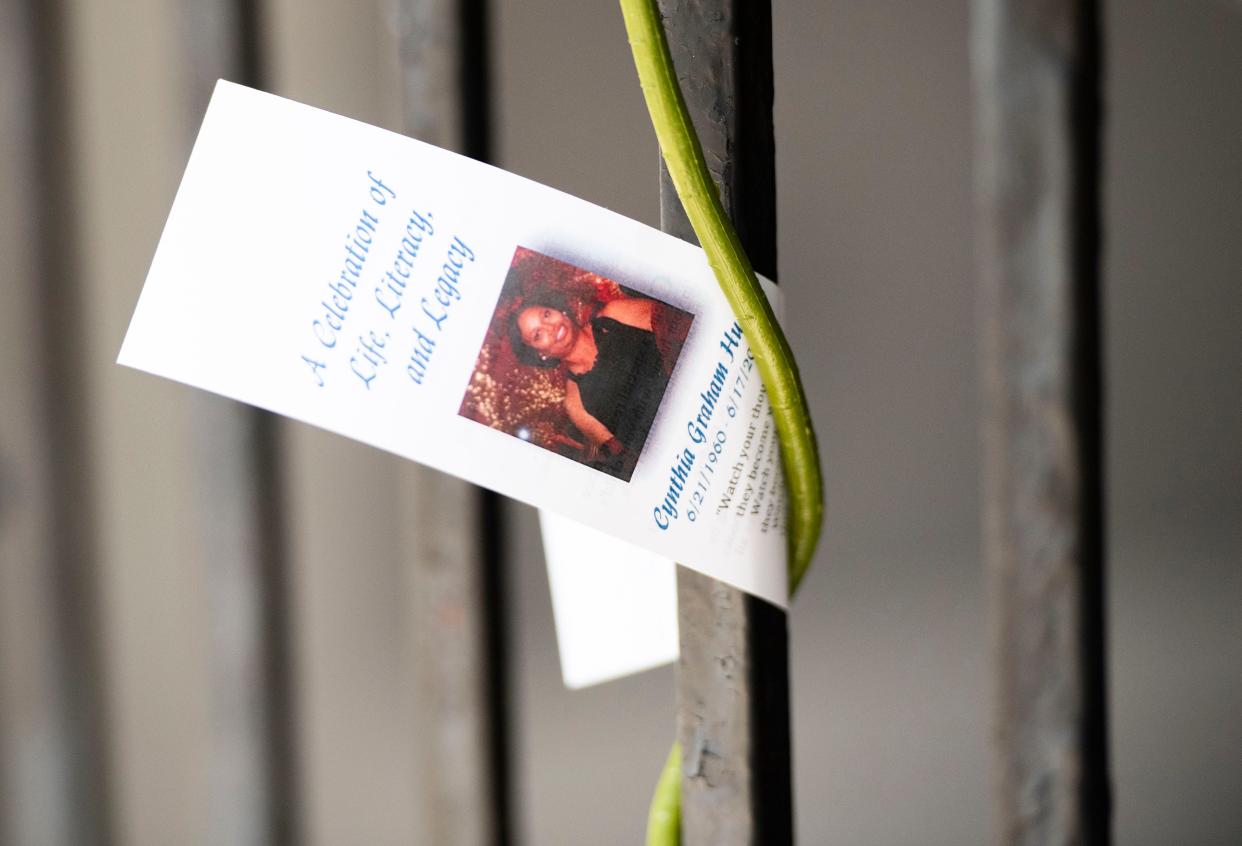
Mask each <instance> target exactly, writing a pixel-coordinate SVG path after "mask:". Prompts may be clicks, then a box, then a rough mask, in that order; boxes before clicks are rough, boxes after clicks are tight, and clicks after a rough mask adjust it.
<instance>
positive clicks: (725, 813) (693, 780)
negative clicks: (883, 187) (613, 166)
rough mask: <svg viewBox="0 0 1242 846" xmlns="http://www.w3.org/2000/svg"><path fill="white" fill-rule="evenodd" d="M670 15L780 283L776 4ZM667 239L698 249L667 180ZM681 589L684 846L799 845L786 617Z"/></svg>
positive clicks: (687, 68) (703, 0) (758, 245)
mask: <svg viewBox="0 0 1242 846" xmlns="http://www.w3.org/2000/svg"><path fill="white" fill-rule="evenodd" d="M660 9H661V13H662V15H663V17H664V24H665V28H666V30H667V32H668V38H669V46H670V48H671V49H672V53H673V60H674V63H675V64H676V66H677V72H678V80H679V82H680V84H681V88H682V92H683V94H684V95H685V98H686V102H687V105H688V106H689V108H690V113H691V115H692V117H693V119H694V124H695V128H696V129H697V130H698V133H699V137H700V138H701V139H702V142H703V148H704V152H705V154H706V157H707V161H708V162H709V165H710V167H711V169H712V175H713V177H714V178H715V180H716V182H717V185H718V186H719V187H720V192H721V197H722V199H723V200H724V206H725V209H726V210H727V211H728V212H729V214H730V216H731V217H732V219H733V222H734V225H735V226H736V228H737V230H738V233H739V235H740V236H741V239H742V243H743V244H744V245H745V247H746V250H747V252H748V254H749V255H750V258H751V261H752V263H753V264H754V266H755V269H756V270H758V271H759V272H760V273H763V274H764V275H767V276H769V277H773V278H775V275H776V177H775V161H774V158H773V148H774V144H773V133H772V22H771V6H770V3H768V2H744V0H662V2H661V3H660ZM661 228H663V229H664V231H666V232H670V233H672V234H674V235H677V236H678V237H681V238H684V239H686V240H689V241H693V240H694V232H693V230H692V229H691V227H690V224H689V222H688V221H687V220H686V217H685V212H684V211H683V209H682V207H681V203H680V202H679V201H678V199H677V193H676V191H675V190H674V189H673V186H672V183H671V181H670V180H669V178H668V174H667V172H664V171H662V179H661ZM677 590H678V617H679V622H680V627H681V659H680V661H679V662H678V675H677V696H678V704H677V723H678V726H677V735H678V738H679V739H680V742H681V747H682V755H683V759H682V767H683V770H682V837H683V841H684V842H685V843H686V844H688V845H689V846H697V844H713V845H714V846H719V844H730V846H731V845H732V844H763V846H780V844H788V843H792V842H793V802H792V790H791V783H790V749H789V677H788V676H789V666H788V665H789V655H788V639H787V638H788V636H787V631H786V623H785V613H784V612H783V611H781V610H780V609H778V608H775V607H774V606H772V605H769V604H767V603H765V602H763V601H762V600H758V599H755V598H753V597H751V596H748V595H746V594H745V593H743V592H741V591H739V590H736V589H734V588H731V587H728V586H726V585H724V584H722V583H720V582H717V581H715V580H713V579H710V578H708V577H706V576H703V575H700V574H698V573H696V572H693V571H690V570H687V569H685V568H678V573H677Z"/></svg>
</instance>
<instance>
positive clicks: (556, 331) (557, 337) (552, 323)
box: [517, 306, 578, 358]
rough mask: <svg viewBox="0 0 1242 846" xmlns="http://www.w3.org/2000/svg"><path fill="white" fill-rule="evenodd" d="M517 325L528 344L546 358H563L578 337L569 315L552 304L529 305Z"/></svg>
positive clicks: (519, 317)
mask: <svg viewBox="0 0 1242 846" xmlns="http://www.w3.org/2000/svg"><path fill="white" fill-rule="evenodd" d="M517 325H518V331H519V332H521V333H522V340H523V341H525V342H526V345H527V346H529V347H530V348H531V349H533V350H534V351H535V352H537V353H539V355H541V356H543V357H544V358H561V357H562V356H564V355H565V353H567V352H569V351H570V350H571V349H573V347H574V341H575V340H576V339H577V337H578V327H577V326H575V325H574V322H573V321H572V320H570V319H569V316H568V315H566V314H565V313H564V312H562V311H559V310H558V309H555V308H552V307H550V306H527V307H526V308H524V309H522V311H521V312H520V313H519V314H518V317H517Z"/></svg>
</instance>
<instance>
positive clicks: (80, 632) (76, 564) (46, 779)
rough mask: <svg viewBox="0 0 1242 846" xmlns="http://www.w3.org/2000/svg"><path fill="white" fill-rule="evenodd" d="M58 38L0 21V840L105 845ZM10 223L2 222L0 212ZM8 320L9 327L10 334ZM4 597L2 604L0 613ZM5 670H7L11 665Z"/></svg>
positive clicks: (27, 17)
mask: <svg viewBox="0 0 1242 846" xmlns="http://www.w3.org/2000/svg"><path fill="white" fill-rule="evenodd" d="M69 34H70V33H69V27H68V25H67V10H66V9H65V8H64V5H63V4H62V3H61V2H57V1H56V0H48V2H34V0H11V2H5V3H4V4H3V7H0V40H2V41H3V48H2V49H0V53H2V54H3V65H4V68H3V75H4V77H5V78H4V80H3V83H0V85H3V90H0V101H2V102H0V109H3V112H4V115H3V116H4V124H5V125H4V127H3V130H2V131H0V132H2V134H3V136H4V139H3V140H4V143H3V148H4V149H5V151H6V152H8V153H11V154H13V158H11V159H10V161H9V163H8V164H10V165H12V166H13V167H14V168H15V169H14V170H12V171H10V170H8V168H7V167H6V168H4V169H5V171H6V172H5V174H4V177H5V178H4V179H3V182H4V185H5V189H4V190H5V203H3V204H2V205H3V208H0V215H2V216H3V217H5V224H6V229H7V228H8V227H9V225H10V224H11V226H12V228H11V230H10V231H9V232H7V233H6V237H7V238H19V239H20V240H17V241H15V242H14V243H8V242H7V241H6V244H7V247H6V250H5V253H4V254H5V259H6V266H7V267H8V270H9V281H10V283H11V288H12V290H11V291H10V294H11V296H10V300H11V302H10V306H11V308H10V310H9V311H7V312H6V314H5V318H6V320H5V321H4V324H3V330H4V337H5V341H6V343H7V344H12V346H11V347H9V350H11V351H12V352H13V355H12V356H11V357H10V360H7V361H6V362H5V366H4V367H3V368H0V381H2V382H3V385H4V400H3V402H4V403H5V407H4V413H3V414H0V436H3V437H0V440H3V443H0V448H3V449H4V454H3V456H0V537H2V538H3V542H0V570H2V572H0V589H6V590H7V589H10V588H16V589H17V591H18V593H19V594H20V596H21V597H23V598H24V599H25V601H27V602H29V603H30V604H29V605H27V606H26V607H24V608H21V607H15V606H9V607H8V608H6V609H5V610H8V611H10V612H15V614H14V615H13V616H10V617H9V618H8V619H6V620H5V621H4V624H5V627H4V634H5V635H7V637H8V639H7V640H6V642H5V643H4V644H3V647H2V648H0V659H3V663H4V666H3V667H2V668H0V675H4V676H5V678H3V679H0V698H2V699H3V701H2V702H0V722H3V723H4V725H0V733H2V734H3V737H2V738H0V740H3V741H4V743H3V744H2V745H0V781H2V782H3V785H2V786H3V790H4V792H5V795H4V797H3V801H0V816H3V817H4V818H3V819H0V840H4V839H12V840H13V841H14V842H15V843H24V842H30V843H35V842H38V843H48V844H53V846H55V845H56V844H70V843H72V844H78V843H81V844H107V843H110V842H111V840H112V835H113V832H112V819H111V814H110V804H109V798H110V797H109V793H110V791H109V789H108V784H107V781H106V779H105V777H104V774H105V772H106V771H107V764H108V761H107V752H108V749H107V744H106V741H105V735H104V731H103V727H104V726H105V725H106V719H105V704H106V696H105V692H104V689H103V682H102V676H103V673H102V656H101V652H100V649H99V644H100V643H101V638H100V632H101V626H100V620H99V602H98V583H97V581H96V578H95V567H94V564H95V563H96V555H95V553H96V550H95V546H94V544H93V538H94V535H95V533H94V526H93V519H92V515H93V511H92V509H90V508H89V507H87V500H88V494H89V490H90V481H91V480H90V476H89V472H88V468H87V460H86V458H87V447H86V433H85V431H84V429H83V422H82V421H83V419H84V418H85V415H84V413H83V409H84V401H83V398H82V396H81V393H80V391H78V387H79V386H80V368H79V364H80V361H81V358H82V343H83V341H82V339H83V338H84V337H86V333H85V332H84V331H83V327H84V325H85V322H84V320H83V314H82V312H81V309H80V307H79V306H78V300H77V297H76V287H75V283H76V280H77V278H78V274H77V273H76V271H77V269H78V268H77V261H76V259H75V257H74V254H73V251H72V250H70V249H66V246H65V245H66V244H72V243H73V242H74V239H75V235H76V232H77V226H78V217H77V215H76V214H75V210H74V206H73V167H72V161H73V156H72V148H71V145H70V144H69V143H68V142H69V138H70V135H69V130H70V123H71V122H70V119H69V112H70V106H71V104H70V101H69V85H68V77H69V73H70V70H71V68H70V66H69V63H68V58H67V57H68V50H67V48H66V45H67V43H68V41H69ZM10 212H11V213H12V217H9V213H10ZM12 320H16V321H17V322H16V324H11V323H9V322H8V321H12ZM17 599H18V597H17V596H10V595H8V594H7V593H6V596H5V600H7V601H9V602H13V601H14V600H17ZM10 661H13V662H14V663H10Z"/></svg>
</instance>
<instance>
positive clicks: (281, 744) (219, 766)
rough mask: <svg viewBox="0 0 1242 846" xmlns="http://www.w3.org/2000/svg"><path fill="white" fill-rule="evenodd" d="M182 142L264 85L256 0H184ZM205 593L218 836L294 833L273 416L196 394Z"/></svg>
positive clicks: (289, 838)
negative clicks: (216, 107) (235, 94)
mask: <svg viewBox="0 0 1242 846" xmlns="http://www.w3.org/2000/svg"><path fill="white" fill-rule="evenodd" d="M178 11H179V21H180V32H178V33H177V34H176V35H177V36H178V40H179V41H180V42H181V43H182V44H184V45H185V57H186V58H185V70H186V73H185V75H184V78H185V80H186V92H185V93H186V96H185V98H184V99H185V103H186V105H187V108H186V111H185V127H186V142H187V149H188V145H189V143H190V142H191V141H192V140H193V137H194V134H195V132H196V131H197V127H198V124H199V121H200V120H201V119H202V115H203V113H204V111H205V110H206V107H207V102H208V100H209V98H210V96H211V92H212V89H213V88H214V86H215V82H216V80H217V79H219V78H221V77H224V78H227V79H231V80H235V81H238V82H242V83H245V84H248V85H254V86H261V85H262V79H261V67H260V66H261V56H260V55H259V50H260V43H261V39H260V37H259V32H258V29H259V26H260V21H259V14H258V8H257V4H256V3H255V2H253V0H182V2H181V3H180V4H179V8H178ZM189 402H190V403H191V406H192V407H193V413H192V418H193V420H194V425H195V428H196V430H197V434H198V437H196V438H195V439H194V443H195V455H194V463H195V466H196V467H197V470H198V472H199V474H200V478H201V490H202V493H201V495H200V503H201V514H202V520H203V524H204V528H205V531H204V532H203V544H204V558H205V562H206V568H207V572H206V580H207V589H208V593H209V595H208V597H207V600H208V614H209V632H208V647H209V651H210V656H209V666H208V673H209V675H210V681H211V691H212V699H213V702H212V708H211V720H210V729H211V734H212V756H211V761H210V767H211V774H210V777H209V784H208V789H209V791H210V797H209V803H210V810H211V823H210V824H211V830H210V832H209V837H210V841H211V842H213V843H235V844H255V846H259V844H272V846H285V845H286V844H292V843H295V842H297V841H298V839H299V838H298V836H297V822H298V816H297V813H296V808H297V803H296V801H295V795H296V790H295V786H296V777H295V773H294V753H293V740H292V734H293V720H292V719H291V717H290V710H291V699H292V690H291V680H290V671H291V667H292V661H291V658H290V654H289V653H290V635H289V619H288V618H289V614H288V608H287V604H288V596H287V589H286V575H287V574H286V561H285V560H284V555H283V543H282V532H283V528H284V527H283V525H282V521H281V518H280V514H281V508H280V502H279V499H280V498H279V491H278V487H279V486H278V484H277V471H276V463H275V462H276V455H275V452H276V447H277V443H276V437H275V431H274V430H275V427H274V425H273V420H272V417H271V415H270V414H268V413H267V412H262V411H257V410H255V409H251V408H247V407H245V406H242V405H240V404H238V403H235V402H232V401H228V400H224V399H222V398H220V397H216V396H212V395H209V394H204V393H199V392H195V394H194V395H193V396H192V397H191V398H190V399H189Z"/></svg>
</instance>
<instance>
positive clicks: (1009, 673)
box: [972, 0, 1110, 846]
mask: <svg viewBox="0 0 1242 846" xmlns="http://www.w3.org/2000/svg"><path fill="white" fill-rule="evenodd" d="M973 14H974V20H973V27H974V32H973V35H972V38H973V51H974V70H975V99H976V139H977V147H978V173H977V188H978V204H979V228H978V236H979V251H980V272H981V284H982V320H983V344H984V351H983V355H984V371H985V373H984V378H985V409H986V410H985V423H984V433H985V434H984V437H985V477H986V478H985V502H986V506H985V508H986V511H985V546H986V557H987V567H988V572H989V578H990V583H991V605H992V609H991V614H992V638H993V649H994V653H995V655H994V660H995V662H996V670H997V673H998V682H997V689H996V697H997V703H996V714H995V719H996V733H997V744H996V756H997V758H996V769H997V775H998V783H997V800H998V809H999V817H1000V819H999V827H998V842H999V843H1003V844H1014V845H1015V846H1016V844H1023V846H1058V845H1059V844H1065V846H1070V844H1074V845H1075V846H1082V845H1083V844H1092V845H1093V846H1098V844H1106V843H1108V842H1109V839H1110V801H1109V785H1108V765H1107V738H1106V724H1105V698H1104V693H1105V683H1104V603H1103V564H1104V529H1103V504H1102V502H1103V497H1102V447H1101V388H1100V382H1101V378H1100V302H1099V300H1100V293H1099V277H1100V273H1099V248H1100V234H1099V178H1100V166H1099V123H1100V109H1099V91H1098V89H1099V68H1100V58H1099V53H1100V47H1099V32H1098V26H1099V23H1098V20H1099V10H1098V8H1097V4H1096V3H1095V2H1094V1H1093V0H1040V2H1035V1H1034V0H975V2H974V10H973Z"/></svg>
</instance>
